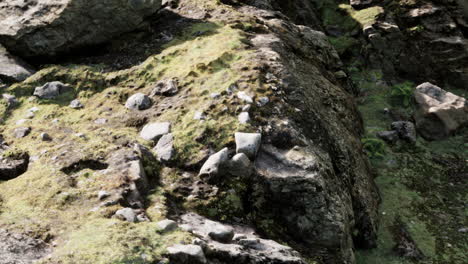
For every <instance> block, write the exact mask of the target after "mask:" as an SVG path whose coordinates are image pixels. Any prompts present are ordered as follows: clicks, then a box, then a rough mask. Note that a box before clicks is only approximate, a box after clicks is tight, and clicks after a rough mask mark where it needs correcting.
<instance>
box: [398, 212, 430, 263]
mask: <svg viewBox="0 0 468 264" xmlns="http://www.w3.org/2000/svg"><path fill="white" fill-rule="evenodd" d="M391 228H392V234H393V236H394V240H395V242H396V245H395V247H394V248H393V251H394V252H395V253H396V254H397V255H398V256H400V257H404V258H408V259H411V260H415V261H416V260H422V259H424V258H425V256H424V254H423V253H422V251H421V250H420V249H419V248H418V245H417V244H416V242H415V241H414V239H413V238H412V237H411V234H410V232H408V228H407V226H406V224H405V223H403V222H402V220H401V219H400V218H397V219H396V220H395V223H394V225H393V226H392V227H391Z"/></svg>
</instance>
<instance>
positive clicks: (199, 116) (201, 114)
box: [193, 111, 206, 120]
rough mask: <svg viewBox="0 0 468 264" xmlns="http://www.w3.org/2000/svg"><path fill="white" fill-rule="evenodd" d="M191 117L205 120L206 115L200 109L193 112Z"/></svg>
mask: <svg viewBox="0 0 468 264" xmlns="http://www.w3.org/2000/svg"><path fill="white" fill-rule="evenodd" d="M193 119H194V120H205V119H206V115H205V114H204V113H203V112H201V111H197V112H195V114H194V115H193Z"/></svg>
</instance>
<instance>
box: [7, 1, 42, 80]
mask: <svg viewBox="0 0 468 264" xmlns="http://www.w3.org/2000/svg"><path fill="white" fill-rule="evenodd" d="M0 5H1V4H0ZM0 17H1V15H0ZM0 23H1V22H0ZM33 74H34V70H33V69H32V67H31V66H29V65H27V64H26V63H25V62H23V61H22V60H20V59H19V58H17V57H15V56H12V55H11V54H10V53H8V51H7V50H6V49H5V48H4V47H3V46H2V45H1V44H0V80H2V81H4V82H22V81H24V80H26V78H28V77H29V76H31V75H33Z"/></svg>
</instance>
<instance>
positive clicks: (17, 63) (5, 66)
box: [0, 45, 34, 82]
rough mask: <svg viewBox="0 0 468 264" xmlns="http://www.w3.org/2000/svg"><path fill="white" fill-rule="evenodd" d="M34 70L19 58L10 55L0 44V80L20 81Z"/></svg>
mask: <svg viewBox="0 0 468 264" xmlns="http://www.w3.org/2000/svg"><path fill="white" fill-rule="evenodd" d="M33 73H34V70H33V69H32V67H31V66H29V65H27V64H26V63H25V62H23V61H22V60H20V59H19V58H17V57H15V56H12V55H11V54H10V53H9V52H8V51H7V50H6V49H5V47H3V46H2V45H0V80H1V81H4V82H21V81H24V80H25V79H26V78H28V77H29V76H31V75H32V74H33Z"/></svg>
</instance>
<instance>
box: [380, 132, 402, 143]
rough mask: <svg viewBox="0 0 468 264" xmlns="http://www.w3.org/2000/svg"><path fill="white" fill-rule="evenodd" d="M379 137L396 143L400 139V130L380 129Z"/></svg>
mask: <svg viewBox="0 0 468 264" xmlns="http://www.w3.org/2000/svg"><path fill="white" fill-rule="evenodd" d="M377 137H379V138H381V139H383V140H385V142H387V143H390V144H394V143H396V142H397V141H398V138H399V137H398V132H396V131H394V130H392V131H380V132H377Z"/></svg>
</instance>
